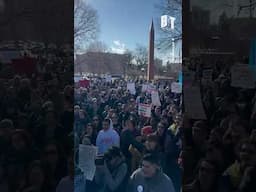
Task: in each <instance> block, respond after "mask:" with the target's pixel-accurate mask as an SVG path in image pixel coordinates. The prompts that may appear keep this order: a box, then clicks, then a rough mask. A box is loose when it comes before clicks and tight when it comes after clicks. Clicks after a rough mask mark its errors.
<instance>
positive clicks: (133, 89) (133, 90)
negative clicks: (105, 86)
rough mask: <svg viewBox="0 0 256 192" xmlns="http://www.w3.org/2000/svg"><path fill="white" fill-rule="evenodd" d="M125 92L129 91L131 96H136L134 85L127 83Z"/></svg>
mask: <svg viewBox="0 0 256 192" xmlns="http://www.w3.org/2000/svg"><path fill="white" fill-rule="evenodd" d="M127 90H129V91H130V93H131V94H133V95H135V94H136V89H135V83H127Z"/></svg>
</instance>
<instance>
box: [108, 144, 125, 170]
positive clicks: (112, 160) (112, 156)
mask: <svg viewBox="0 0 256 192" xmlns="http://www.w3.org/2000/svg"><path fill="white" fill-rule="evenodd" d="M104 159H105V160H106V162H107V164H108V165H109V166H110V168H111V169H113V168H115V167H116V166H118V165H119V164H120V162H121V161H122V160H123V155H122V152H121V149H120V148H118V147H115V146H113V147H111V148H110V149H109V150H108V151H107V152H106V153H105V154H104Z"/></svg>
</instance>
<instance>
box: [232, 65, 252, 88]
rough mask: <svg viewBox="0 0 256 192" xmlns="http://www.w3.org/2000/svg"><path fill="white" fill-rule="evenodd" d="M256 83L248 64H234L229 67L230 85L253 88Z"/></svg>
mask: <svg viewBox="0 0 256 192" xmlns="http://www.w3.org/2000/svg"><path fill="white" fill-rule="evenodd" d="M255 85H256V81H255V78H254V77H253V71H252V70H251V69H250V67H249V65H245V64H236V65H234V66H233V67H232V68H231V86H232V87H238V88H244V89H254V88H255Z"/></svg>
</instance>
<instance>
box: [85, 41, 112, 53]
mask: <svg viewBox="0 0 256 192" xmlns="http://www.w3.org/2000/svg"><path fill="white" fill-rule="evenodd" d="M86 52H101V53H106V52H108V46H107V45H106V44H105V43H104V42H102V41H94V42H92V43H90V44H89V45H88V47H87V49H86Z"/></svg>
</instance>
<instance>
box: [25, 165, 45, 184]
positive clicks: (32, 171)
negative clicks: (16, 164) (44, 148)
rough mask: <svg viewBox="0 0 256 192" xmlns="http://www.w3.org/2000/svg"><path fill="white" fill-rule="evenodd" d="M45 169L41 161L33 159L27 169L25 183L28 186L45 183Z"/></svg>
mask: <svg viewBox="0 0 256 192" xmlns="http://www.w3.org/2000/svg"><path fill="white" fill-rule="evenodd" d="M45 176H46V175H45V170H44V167H43V166H42V164H41V162H40V161H38V160H36V161H33V162H32V163H31V164H30V166H29V168H28V171H27V184H28V185H29V186H35V187H43V185H44V183H45V180H46V178H45Z"/></svg>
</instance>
